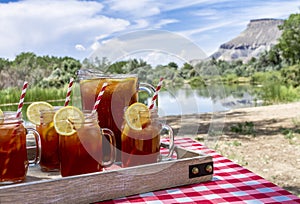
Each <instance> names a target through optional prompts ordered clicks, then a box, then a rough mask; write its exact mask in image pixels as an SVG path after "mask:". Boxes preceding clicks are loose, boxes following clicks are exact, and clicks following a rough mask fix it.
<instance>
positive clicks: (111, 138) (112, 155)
mask: <svg viewBox="0 0 300 204" xmlns="http://www.w3.org/2000/svg"><path fill="white" fill-rule="evenodd" d="M101 129H102V134H103V138H102V139H104V138H109V144H110V159H109V161H107V162H103V161H102V164H101V165H102V166H103V167H109V166H111V165H112V164H113V163H114V162H115V161H116V138H115V135H114V133H113V131H111V130H110V129H108V128H101Z"/></svg>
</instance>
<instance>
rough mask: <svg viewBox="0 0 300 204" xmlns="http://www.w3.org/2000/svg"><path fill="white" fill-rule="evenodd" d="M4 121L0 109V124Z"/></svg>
mask: <svg viewBox="0 0 300 204" xmlns="http://www.w3.org/2000/svg"><path fill="white" fill-rule="evenodd" d="M3 122H4V113H3V112H2V110H1V109H0V124H1V123H3Z"/></svg>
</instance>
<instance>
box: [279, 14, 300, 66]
mask: <svg viewBox="0 0 300 204" xmlns="http://www.w3.org/2000/svg"><path fill="white" fill-rule="evenodd" d="M279 29H280V30H282V35H281V37H280V38H279V43H278V44H277V47H278V49H279V50H280V52H281V56H282V58H283V59H285V60H286V61H287V62H288V63H289V64H290V65H294V64H297V63H299V62H300V14H291V15H290V16H289V18H288V19H287V20H285V21H284V23H283V24H282V25H280V26H279Z"/></svg>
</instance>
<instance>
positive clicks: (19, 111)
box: [16, 81, 28, 118]
mask: <svg viewBox="0 0 300 204" xmlns="http://www.w3.org/2000/svg"><path fill="white" fill-rule="evenodd" d="M27 86H28V82H27V81H25V82H24V84H23V88H22V92H21V96H20V101H19V105H18V110H17V115H16V117H17V118H18V117H20V115H21V112H22V108H23V104H24V98H25V95H26V90H27Z"/></svg>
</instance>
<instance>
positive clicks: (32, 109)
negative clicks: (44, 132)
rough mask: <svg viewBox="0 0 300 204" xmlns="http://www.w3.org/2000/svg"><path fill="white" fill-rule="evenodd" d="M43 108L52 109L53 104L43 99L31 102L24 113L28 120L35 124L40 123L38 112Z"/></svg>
mask: <svg viewBox="0 0 300 204" xmlns="http://www.w3.org/2000/svg"><path fill="white" fill-rule="evenodd" d="M43 110H53V106H52V105H51V104H49V103H47V102H44V101H38V102H33V103H32V104H30V105H29V106H28V108H27V111H26V115H27V118H28V120H29V121H30V122H32V123H33V124H35V125H39V124H40V122H41V121H40V114H41V113H40V112H41V111H43Z"/></svg>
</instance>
